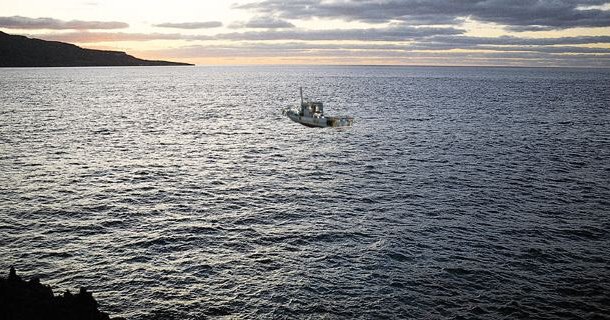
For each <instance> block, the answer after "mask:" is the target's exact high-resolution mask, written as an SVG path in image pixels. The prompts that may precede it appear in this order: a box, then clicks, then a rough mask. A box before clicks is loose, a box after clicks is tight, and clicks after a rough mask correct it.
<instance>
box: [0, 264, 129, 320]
mask: <svg viewBox="0 0 610 320" xmlns="http://www.w3.org/2000/svg"><path fill="white" fill-rule="evenodd" d="M97 307H98V306H97V302H96V301H95V299H93V296H92V295H91V293H89V292H87V289H86V288H80V292H79V293H77V294H71V293H70V292H69V291H66V292H65V293H64V294H63V295H61V296H55V295H54V294H53V290H51V287H49V286H48V285H42V284H41V283H40V280H39V279H38V278H32V279H30V281H25V280H23V279H21V277H19V276H18V275H17V273H16V272H15V268H13V267H11V269H10V272H9V276H8V278H6V279H4V278H0V319H3V320H30V319H31V320H34V319H36V320H41V319H49V320H55V319H57V320H110V317H109V316H108V314H106V313H104V312H101V311H99V310H98V309H97ZM113 320H124V319H123V318H113Z"/></svg>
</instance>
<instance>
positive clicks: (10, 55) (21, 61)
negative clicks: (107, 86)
mask: <svg viewBox="0 0 610 320" xmlns="http://www.w3.org/2000/svg"><path fill="white" fill-rule="evenodd" d="M180 65H190V64H188V63H181V62H169V61H154V60H143V59H138V58H136V57H133V56H130V55H128V54H127V53H125V52H121V51H106V50H93V49H84V48H81V47H78V46H76V45H73V44H69V43H64V42H58V41H45V40H40V39H31V38H28V37H24V36H19V35H10V34H7V33H4V32H2V31H0V67H93V66H180Z"/></svg>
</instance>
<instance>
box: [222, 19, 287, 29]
mask: <svg viewBox="0 0 610 320" xmlns="http://www.w3.org/2000/svg"><path fill="white" fill-rule="evenodd" d="M230 27H231V28H261V29H262V28H264V29H282V28H294V24H292V23H290V22H288V21H286V20H281V19H278V18H276V17H254V18H252V19H251V20H250V21H247V22H235V23H233V24H231V26H230Z"/></svg>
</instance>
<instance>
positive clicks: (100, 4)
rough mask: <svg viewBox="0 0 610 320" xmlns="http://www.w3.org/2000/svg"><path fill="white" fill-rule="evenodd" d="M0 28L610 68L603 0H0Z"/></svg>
mask: <svg viewBox="0 0 610 320" xmlns="http://www.w3.org/2000/svg"><path fill="white" fill-rule="evenodd" d="M0 31H3V32H6V33H9V34H20V35H26V36H28V37H34V38H39V39H44V40H56V41H63V42H70V43H74V44H76V45H79V46H81V47H85V48H94V49H104V50H118V51H125V52H127V53H129V54H131V55H134V56H136V57H139V58H144V59H162V60H170V61H181V62H190V63H194V64H199V65H208V64H349V65H354V64H356V65H358V64H367V65H371V64H374V65H439V66H442V65H464V66H472V65H480V66H574V67H592V68H599V67H604V68H610V0H600V1H596V0H589V1H586V0H292V1H289V0H249V1H231V0H229V1H211V0H208V1H187V0H172V1H153V0H148V1H141V0H104V1H102V0H83V1H79V0H54V1H42V0H0Z"/></svg>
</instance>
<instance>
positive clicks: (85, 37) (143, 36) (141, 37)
mask: <svg viewBox="0 0 610 320" xmlns="http://www.w3.org/2000/svg"><path fill="white" fill-rule="evenodd" d="M31 36H32V37H34V38H41V39H44V40H52V41H62V42H70V43H96V42H119V41H151V40H211V39H213V38H212V37H209V36H200V35H182V34H179V33H125V32H68V33H42V34H34V35H31Z"/></svg>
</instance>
